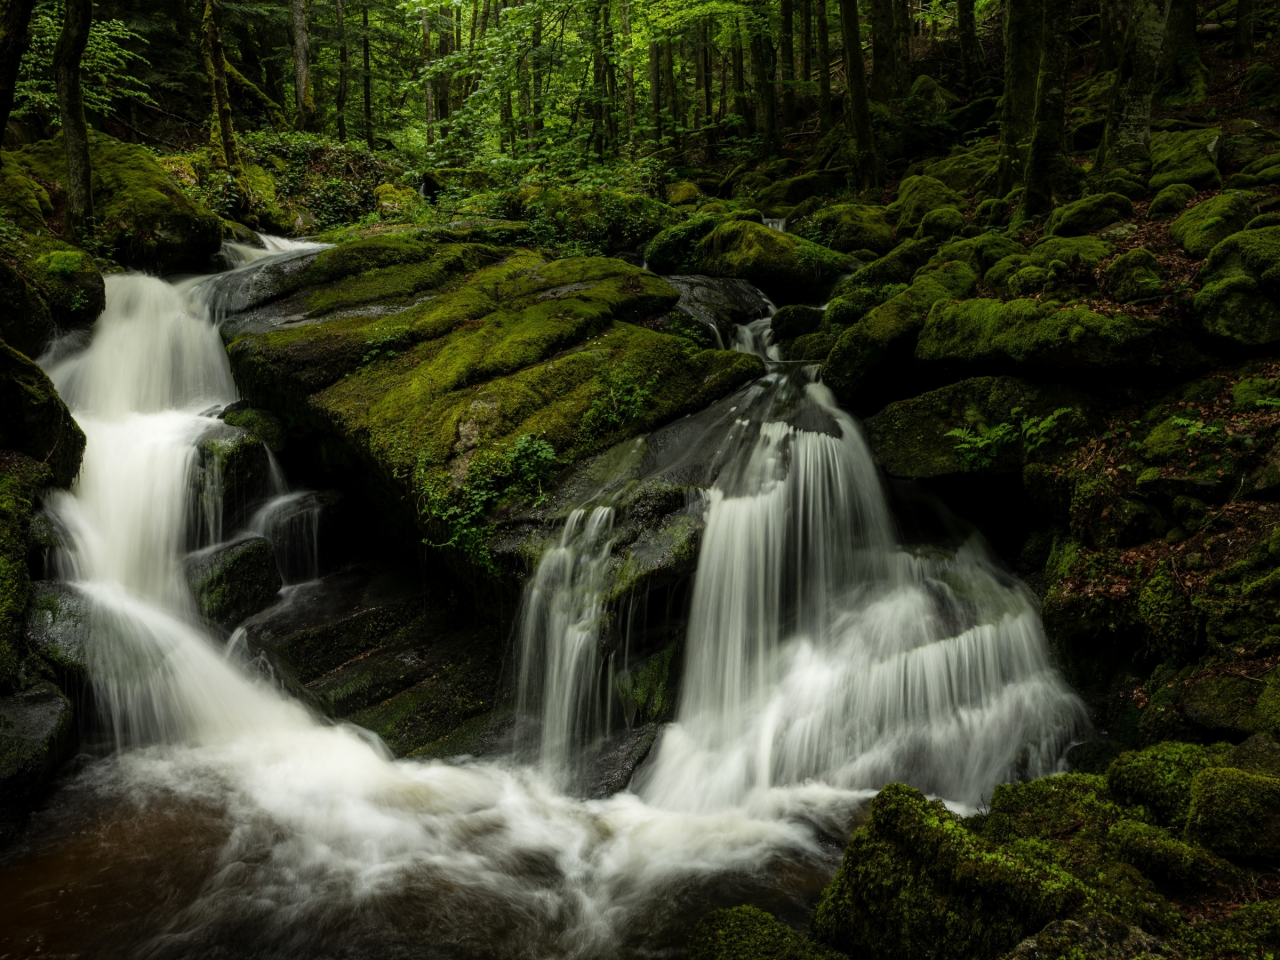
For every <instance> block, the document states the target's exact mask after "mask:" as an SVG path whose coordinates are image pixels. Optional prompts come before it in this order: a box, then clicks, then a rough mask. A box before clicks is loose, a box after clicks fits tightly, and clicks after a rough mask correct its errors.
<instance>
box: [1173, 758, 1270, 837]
mask: <svg viewBox="0 0 1280 960" xmlns="http://www.w3.org/2000/svg"><path fill="white" fill-rule="evenodd" d="M1278 811H1280V780H1278V779H1276V778H1274V777H1264V776H1260V775H1259V774H1256V773H1248V772H1246V771H1244V770H1236V769H1234V768H1231V767H1215V768H1206V769H1203V770H1201V771H1200V772H1199V773H1197V774H1196V775H1195V778H1194V779H1193V780H1192V782H1191V787H1190V804H1189V812H1188V815H1187V836H1188V837H1191V838H1193V839H1195V840H1197V841H1199V842H1200V843H1202V844H1204V845H1205V846H1206V847H1208V848H1209V849H1211V850H1213V851H1214V852H1215V853H1218V854H1221V855H1222V856H1226V857H1248V858H1255V857H1267V858H1274V857H1276V856H1280V813H1278Z"/></svg>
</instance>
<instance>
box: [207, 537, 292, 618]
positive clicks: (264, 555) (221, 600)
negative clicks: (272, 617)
mask: <svg viewBox="0 0 1280 960" xmlns="http://www.w3.org/2000/svg"><path fill="white" fill-rule="evenodd" d="M186 574H187V583H188V584H189V585H190V586H191V593H192V594H193V595H194V596H195V599H196V609H198V610H199V611H200V615H201V616H202V617H204V618H205V619H206V620H208V621H209V622H210V623H216V624H218V625H219V626H222V627H228V628H230V627H234V626H235V625H236V624H238V623H240V622H241V621H242V620H244V619H245V618H247V617H249V616H252V615H253V614H255V613H257V612H258V611H259V610H262V609H264V608H265V607H267V606H268V605H269V604H270V603H271V601H272V600H273V599H274V598H275V595H276V592H277V591H278V590H279V589H280V572H279V571H278V570H277V569H276V554H275V549H274V548H273V547H272V546H271V541H270V540H268V539H267V538H266V537H248V538H246V539H243V540H238V541H236V542H235V543H231V544H227V545H225V546H218V547H214V548H212V549H210V550H206V551H202V552H200V553H198V554H195V555H193V556H192V557H190V558H189V559H188V560H187V563H186Z"/></svg>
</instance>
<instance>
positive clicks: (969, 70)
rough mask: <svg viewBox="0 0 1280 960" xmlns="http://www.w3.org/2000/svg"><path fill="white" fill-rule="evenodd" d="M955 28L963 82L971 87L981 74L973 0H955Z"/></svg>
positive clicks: (980, 54)
mask: <svg viewBox="0 0 1280 960" xmlns="http://www.w3.org/2000/svg"><path fill="white" fill-rule="evenodd" d="M956 29H957V30H958V31H959V32H960V66H961V67H962V69H963V70H964V82H965V83H967V84H968V85H969V86H970V87H972V86H973V85H974V84H975V83H976V82H977V80H978V77H979V76H981V75H982V51H981V50H980V49H979V47H978V21H977V18H976V17H974V15H973V0H956Z"/></svg>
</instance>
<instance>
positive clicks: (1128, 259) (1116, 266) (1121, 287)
mask: <svg viewBox="0 0 1280 960" xmlns="http://www.w3.org/2000/svg"><path fill="white" fill-rule="evenodd" d="M1107 281H1108V282H1109V283H1110V285H1111V292H1112V295H1113V296H1114V297H1115V298H1116V299H1117V300H1118V301H1120V302H1121V303H1142V302H1143V301H1147V300H1154V299H1156V298H1158V297H1160V296H1162V295H1163V294H1164V268H1163V267H1161V265H1160V261H1159V260H1157V259H1156V256H1155V254H1153V253H1152V252H1151V251H1150V250H1147V249H1146V248H1145V247H1135V248H1134V249H1132V250H1130V251H1129V252H1128V253H1123V254H1121V255H1120V256H1118V257H1116V258H1115V259H1114V260H1112V261H1111V262H1110V263H1109V264H1107Z"/></svg>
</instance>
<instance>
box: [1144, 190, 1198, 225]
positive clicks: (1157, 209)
mask: <svg viewBox="0 0 1280 960" xmlns="http://www.w3.org/2000/svg"><path fill="white" fill-rule="evenodd" d="M1195 198H1196V188H1195V187H1193V186H1191V185H1190V184H1187V183H1171V184H1169V186H1167V187H1165V188H1164V189H1163V190H1161V191H1160V192H1159V193H1157V194H1156V196H1155V199H1154V200H1152V201H1151V205H1150V206H1149V207H1147V219H1148V220H1170V219H1172V218H1174V217H1176V216H1178V214H1180V213H1182V211H1183V210H1185V209H1187V204H1188V203H1190V202H1191V201H1192V200H1194V199H1195Z"/></svg>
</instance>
